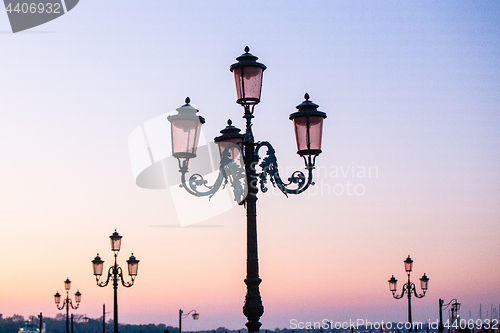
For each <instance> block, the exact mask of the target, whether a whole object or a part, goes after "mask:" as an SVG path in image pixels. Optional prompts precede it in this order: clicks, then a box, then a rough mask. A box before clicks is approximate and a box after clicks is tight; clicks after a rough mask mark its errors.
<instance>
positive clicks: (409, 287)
mask: <svg viewBox="0 0 500 333" xmlns="http://www.w3.org/2000/svg"><path fill="white" fill-rule="evenodd" d="M403 262H404V263H405V271H406V273H408V282H406V283H405V284H404V285H403V290H402V292H401V295H396V290H397V287H396V284H397V282H398V280H396V279H395V278H394V275H393V276H392V277H391V279H390V280H389V281H388V282H389V289H390V290H391V292H392V296H393V297H394V298H395V299H400V298H403V296H404V294H406V295H407V296H408V323H409V324H410V330H409V331H410V332H412V331H413V322H412V320H411V294H412V293H413V294H414V295H415V297H416V298H422V297H424V296H425V293H426V292H427V287H428V284H429V278H428V277H427V275H425V273H424V275H423V276H422V277H421V278H420V288H421V289H422V291H423V293H422V294H417V288H416V287H415V284H414V283H413V282H411V281H410V273H411V271H412V268H413V260H411V258H410V256H408V258H406V260H404V261H403Z"/></svg>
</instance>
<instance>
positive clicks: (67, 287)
mask: <svg viewBox="0 0 500 333" xmlns="http://www.w3.org/2000/svg"><path fill="white" fill-rule="evenodd" d="M64 289H65V290H66V298H65V299H64V300H63V304H62V305H61V306H59V304H60V303H61V294H59V292H56V294H55V295H54V301H55V303H56V306H57V309H58V310H62V309H64V308H66V333H69V308H70V307H71V308H72V309H73V310H76V309H78V307H79V306H80V302H81V301H82V294H81V293H80V291H79V290H77V291H76V293H75V303H76V306H73V302H72V301H71V299H70V298H69V290H70V289H71V281H70V280H69V278H66V281H64Z"/></svg>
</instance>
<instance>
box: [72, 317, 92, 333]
mask: <svg viewBox="0 0 500 333" xmlns="http://www.w3.org/2000/svg"><path fill="white" fill-rule="evenodd" d="M74 317H75V316H74V315H73V314H71V333H74V332H75V331H74V325H73V323H74V322H75V321H76V322H78V321H79V320H80V319H82V320H83V322H84V323H88V322H89V319H90V318H89V317H87V315H85V314H83V315H80V316H78V317H77V318H76V319H75V318H74Z"/></svg>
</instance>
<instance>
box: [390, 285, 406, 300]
mask: <svg viewBox="0 0 500 333" xmlns="http://www.w3.org/2000/svg"><path fill="white" fill-rule="evenodd" d="M407 288H408V283H405V284H404V285H403V290H401V295H396V291H395V290H394V291H393V292H392V297H394V298H395V299H401V298H403V296H404V295H405V293H406V290H407Z"/></svg>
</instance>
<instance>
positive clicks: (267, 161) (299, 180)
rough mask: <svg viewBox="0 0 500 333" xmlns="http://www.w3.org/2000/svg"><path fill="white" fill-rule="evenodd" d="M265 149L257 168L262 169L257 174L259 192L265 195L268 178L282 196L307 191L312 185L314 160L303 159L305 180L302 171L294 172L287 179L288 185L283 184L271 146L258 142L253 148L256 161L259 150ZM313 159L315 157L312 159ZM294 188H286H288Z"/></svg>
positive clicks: (264, 142)
mask: <svg viewBox="0 0 500 333" xmlns="http://www.w3.org/2000/svg"><path fill="white" fill-rule="evenodd" d="M262 147H265V148H266V149H267V154H266V157H264V158H263V159H262V162H261V163H260V164H259V167H260V168H261V169H262V171H261V172H260V173H258V177H259V179H260V180H259V183H260V190H261V191H262V192H263V193H265V192H267V190H268V188H267V186H266V185H267V178H268V176H269V180H270V181H271V183H272V184H273V186H275V187H278V188H279V189H280V191H281V192H283V194H285V195H286V196H288V194H299V193H302V192H304V191H305V190H307V188H308V187H309V185H314V183H313V181H312V178H313V176H312V171H313V169H314V159H313V160H311V159H310V158H309V159H305V161H306V170H307V179H306V176H305V175H304V173H303V172H302V171H295V172H293V173H292V175H291V176H290V177H289V178H288V183H284V182H283V180H282V179H281V177H280V174H279V171H278V160H277V158H276V152H275V150H274V148H273V146H272V145H271V144H270V143H269V142H267V141H262V142H259V143H258V144H257V146H256V148H255V155H256V160H258V159H259V156H258V153H259V150H260V149H261V148H262ZM314 158H315V157H314ZM290 185H292V186H295V187H296V188H292V189H290V188H288V186H290Z"/></svg>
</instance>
